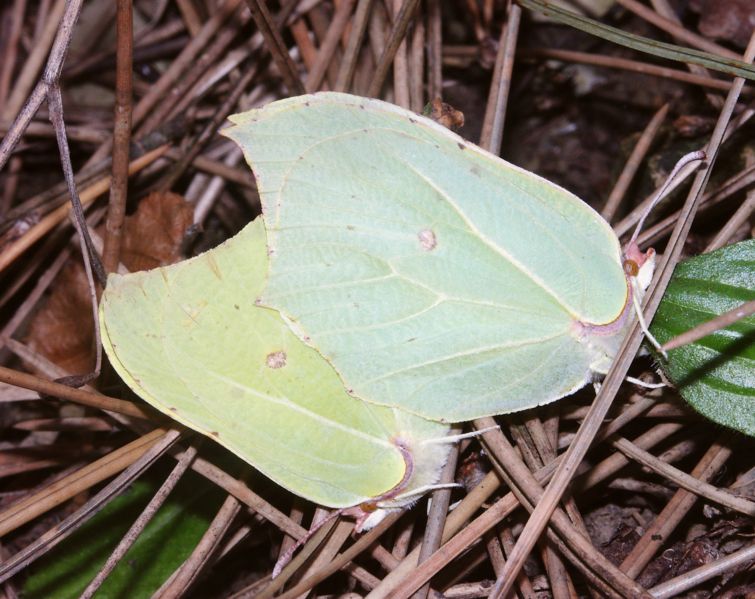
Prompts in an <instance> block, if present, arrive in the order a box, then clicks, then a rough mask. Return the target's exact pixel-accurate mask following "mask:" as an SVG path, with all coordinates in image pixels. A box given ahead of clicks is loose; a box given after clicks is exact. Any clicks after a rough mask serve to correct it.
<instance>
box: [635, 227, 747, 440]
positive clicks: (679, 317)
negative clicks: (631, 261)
mask: <svg viewBox="0 0 755 599" xmlns="http://www.w3.org/2000/svg"><path fill="white" fill-rule="evenodd" d="M752 299H755V240H752V239H750V240H748V241H743V242H741V243H737V244H735V245H731V246H728V247H725V248H722V249H720V250H718V251H716V252H712V253H710V254H704V255H702V256H697V257H695V258H691V259H689V260H686V261H685V262H682V263H681V264H679V265H678V266H677V267H676V270H675V271H674V276H673V278H672V279H671V283H670V284H669V286H668V289H667V290H666V293H665V295H664V296H663V301H662V302H661V305H660V307H659V308H658V312H657V313H656V315H655V318H654V320H653V323H652V326H651V328H650V330H651V332H652V333H653V335H655V336H656V338H657V339H658V341H660V342H661V343H665V342H666V341H668V340H669V339H671V338H672V337H676V336H677V335H679V334H680V333H683V332H684V331H687V330H689V329H691V328H693V327H695V326H697V325H699V324H701V323H703V322H706V321H708V320H710V319H712V318H714V317H716V316H718V315H720V314H723V313H724V312H727V311H729V310H732V309H734V308H736V307H737V306H739V305H741V304H742V303H744V302H746V301H749V300H752ZM660 364H661V366H662V368H663V370H664V371H665V372H666V374H667V376H668V377H669V378H670V379H671V380H672V381H673V382H674V384H675V385H676V386H677V387H678V389H679V391H680V392H681V394H682V397H684V399H685V400H686V401H687V402H688V403H689V404H690V405H691V406H692V407H693V408H694V409H695V410H697V411H698V412H700V413H701V414H703V415H705V416H706V417H708V418H710V419H711V420H713V421H715V422H718V423H719V424H723V425H725V426H729V427H731V428H734V429H736V430H738V431H741V432H743V433H745V434H748V435H750V436H755V316H749V317H747V318H745V319H743V320H740V321H738V322H736V323H735V324H733V325H731V326H730V327H727V328H726V329H723V330H720V331H717V332H716V333H713V334H712V335H708V336H707V337H704V338H702V339H700V340H699V341H696V342H694V343H692V344H689V345H685V346H682V347H680V348H677V349H674V350H671V351H670V352H669V359H668V362H665V361H662V360H661V361H660Z"/></svg>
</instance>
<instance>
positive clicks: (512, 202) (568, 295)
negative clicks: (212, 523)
mask: <svg viewBox="0 0 755 599" xmlns="http://www.w3.org/2000/svg"><path fill="white" fill-rule="evenodd" d="M231 121H232V122H233V123H235V126H234V127H231V128H230V129H226V130H225V131H224V132H223V133H224V134H225V135H227V136H228V137H230V138H231V139H233V140H235V141H236V142H237V143H238V144H239V146H241V148H242V149H243V151H244V154H245V157H246V159H247V162H248V163H249V164H250V166H251V167H252V169H253V171H254V174H255V177H256V179H257V186H258V189H259V192H260V197H261V200H262V208H263V216H264V219H265V227H266V229H267V233H268V246H269V247H268V249H269V254H270V273H269V277H268V283H267V286H266V288H265V291H264V293H263V295H262V298H261V303H262V304H264V305H267V306H270V307H273V308H275V309H277V310H279V311H280V312H281V313H282V314H283V315H284V316H285V317H286V318H287V320H288V322H289V324H290V325H291V326H292V328H293V329H294V330H295V331H296V332H297V333H298V334H299V335H300V337H301V338H302V339H303V340H304V341H305V342H307V343H309V344H310V345H312V346H313V347H315V348H317V349H318V351H320V352H321V353H322V354H323V355H324V356H325V357H326V358H327V359H328V360H329V361H330V362H331V363H332V364H333V366H334V367H335V369H336V370H337V371H338V373H339V374H340V376H341V378H342V379H343V381H344V383H345V384H346V386H347V388H348V389H349V392H350V393H352V394H353V395H355V396H356V397H359V398H361V399H364V400H368V401H371V402H375V403H377V404H381V405H387V406H395V407H400V408H405V409H407V410H410V411H412V412H414V413H416V414H419V415H421V416H424V417H427V418H431V419H436V420H439V421H449V422H459V421H464V420H470V419H472V418H477V417H480V416H485V415H491V414H500V413H506V412H512V411H515V410H521V409H525V408H530V407H533V406H536V405H540V404H544V403H547V402H550V401H553V400H555V399H558V398H560V397H563V396H565V395H568V394H570V393H572V392H574V391H576V390H577V389H579V388H581V387H582V386H584V385H585V384H586V383H588V382H589V381H591V380H593V377H594V375H595V374H596V373H605V372H606V371H607V369H608V367H609V366H610V363H611V361H612V359H613V357H614V355H615V353H616V351H617V348H618V346H619V344H620V343H621V340H622V338H623V336H624V334H625V332H626V327H627V326H628V321H629V318H628V316H629V313H630V306H631V301H630V299H631V295H632V291H631V285H630V284H629V283H628V277H627V275H626V274H625V272H624V267H623V261H622V255H621V248H620V245H619V241H618V239H617V237H616V235H615V234H614V233H613V231H612V230H611V228H610V226H609V225H608V224H607V223H606V222H605V221H604V220H603V219H602V218H601V217H600V216H599V215H598V214H597V213H596V212H595V211H594V210H593V209H592V208H590V207H589V206H587V205H586V204H585V203H584V202H582V201H581V200H580V199H579V198H577V197H576V196H574V195H573V194H571V193H569V192H568V191H566V190H564V189H562V188H560V187H558V186H557V185H554V184H553V183H550V182H549V181H546V180H545V179H542V178H541V177H538V176H537V175H534V174H533V173H530V172H527V171H525V170H523V169H521V168H518V167H516V166H514V165H512V164H509V163H507V162H505V161H503V160H501V159H500V158H498V157H497V156H493V155H492V154H490V153H488V152H485V151H484V150H482V149H480V148H478V147H476V146H474V145H472V144H470V143H468V142H466V141H464V140H463V139H462V138H461V137H459V136H457V135H455V134H454V133H452V132H450V131H448V130H447V129H445V128H443V127H442V126H440V125H438V124H436V123H434V122H433V121H430V120H429V119H426V118H423V117H420V116H417V115H416V114H414V113H412V112H409V111H407V110H404V109H401V108H399V107H396V106H393V105H391V104H388V103H385V102H381V101H378V100H371V99H365V98H359V97H356V96H350V95H346V94H339V93H319V94H315V95H308V96H301V97H295V98H289V99H287V100H281V101H278V102H273V103H272V104H269V105H268V106H266V107H264V108H262V109H260V110H252V111H249V112H246V113H244V114H239V115H235V116H233V117H231ZM634 258H635V261H636V262H638V263H639V264H642V263H643V262H645V256H643V255H641V254H639V251H635V252H634ZM651 268H652V267H651V266H650V261H647V263H646V264H643V266H642V273H643V279H644V280H645V281H647V280H648V276H647V275H648V272H649V271H650V269H651Z"/></svg>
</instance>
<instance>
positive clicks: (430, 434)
mask: <svg viewBox="0 0 755 599" xmlns="http://www.w3.org/2000/svg"><path fill="white" fill-rule="evenodd" d="M266 271H267V255H266V247H265V231H264V227H263V225H262V221H261V219H257V220H256V221H254V222H253V223H250V224H249V225H247V226H246V228H244V229H243V230H242V231H241V232H240V233H239V234H238V235H237V236H235V237H234V238H233V239H231V240H229V241H227V242H225V243H224V244H222V245H221V246H219V247H217V248H215V249H213V250H211V251H209V252H206V253H204V254H202V255H200V256H197V257H196V258H192V259H190V260H187V261H184V262H181V263H178V264H174V265H172V266H168V267H164V268H158V269H155V270H151V271H148V272H139V273H132V274H129V275H124V276H121V275H110V277H109V278H108V283H107V288H106V289H105V292H104V294H103V296H102V301H101V304H100V321H101V325H102V340H103V346H104V347H105V351H106V352H107V355H108V357H109V358H110V361H111V363H112V364H113V366H114V368H115V369H116V371H117V372H118V374H119V375H120V376H121V378H123V380H124V381H126V383H127V384H128V385H129V386H130V387H131V388H132V389H133V390H134V391H135V392H136V393H137V394H138V395H139V396H141V397H142V398H143V399H144V400H145V401H147V402H148V403H149V404H151V405H152V406H153V407H155V408H157V409H158V410H160V411H161V412H163V413H165V414H167V415H168V416H170V417H171V418H173V419H175V420H177V421H178V422H181V423H183V424H185V425H186V426H188V427H190V428H192V429H194V430H196V431H199V432H201V433H204V434H205V435H208V436H210V437H212V438H214V439H215V440H216V441H217V442H218V443H220V444H221V445H223V446H225V447H226V448H228V449H229V450H231V451H232V452H233V453H235V454H236V455H238V456H239V457H240V458H242V459H244V460H245V461H247V462H249V463H250V464H252V465H253V466H255V467H256V468H258V469H259V470H260V471H261V472H262V473H264V474H265V475H266V476H268V477H269V478H271V479H272V480H274V481H275V482H277V483H278V484H280V485H281V486H283V487H285V488H286V489H289V490H290V491H292V492H294V493H296V494H297V495H300V496H302V497H304V498H306V499H309V500H311V501H314V502H316V503H319V504H321V505H324V506H329V507H336V508H347V507H353V506H356V507H355V508H354V509H353V510H351V511H346V513H348V514H351V515H354V516H356V517H357V519H358V525H359V528H360V529H367V528H369V527H371V526H373V525H374V524H376V523H377V522H378V521H380V519H382V518H383V517H384V516H385V515H386V513H387V512H389V511H391V510H395V509H400V508H403V507H405V506H407V505H409V504H411V503H412V502H413V501H414V500H416V499H417V497H418V496H419V495H421V494H422V493H423V492H424V491H426V490H427V488H428V487H431V486H432V485H434V484H435V483H436V482H437V480H438V477H439V473H440V469H441V468H442V466H443V464H444V463H445V461H446V459H447V454H448V450H449V444H448V441H449V440H450V438H449V437H446V436H445V435H447V433H448V427H447V426H445V425H443V424H441V423H439V422H434V421H430V420H426V419H424V418H421V417H417V416H415V415H412V414H410V413H408V412H406V411H404V410H400V409H391V408H385V407H382V406H377V405H374V404H369V403H366V402H363V401H360V400H357V399H354V398H352V397H350V396H349V395H348V394H347V393H346V391H345V390H344V388H343V384H342V383H341V381H340V379H339V378H338V375H337V374H336V373H335V372H334V371H333V369H332V367H331V366H330V365H329V364H328V363H327V362H326V361H325V360H324V359H323V358H322V356H321V355H320V354H318V353H317V352H316V351H315V350H314V349H312V348H310V347H308V346H307V345H305V344H304V343H302V342H301V341H300V340H299V339H298V338H297V337H296V336H295V335H294V334H293V333H292V332H291V331H290V330H289V328H288V327H287V326H286V324H285V322H284V321H283V319H282V318H281V316H280V315H279V314H278V313H277V312H276V311H274V310H271V309H268V308H262V307H259V306H257V305H255V299H256V298H257V297H258V295H259V294H260V293H261V291H262V287H263V283H264V278H265V273H266ZM360 506H361V507H360ZM362 508H364V509H362Z"/></svg>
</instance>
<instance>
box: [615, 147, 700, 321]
mask: <svg viewBox="0 0 755 599" xmlns="http://www.w3.org/2000/svg"><path fill="white" fill-rule="evenodd" d="M706 157H707V155H706V154H705V151H704V150H698V151H696V152H690V153H689V154H685V155H684V156H682V157H681V158H680V159H679V161H678V162H677V163H676V165H675V166H674V169H673V170H672V171H671V173H670V174H669V176H668V177H666V181H664V183H663V185H661V187H660V188H659V189H658V191H657V192H656V193H655V195H654V196H653V199H652V201H651V202H650V205H649V206H648V207H647V209H646V210H645V212H644V213H643V214H642V216H641V217H640V220H639V222H638V223H637V226H636V227H635V228H634V233H633V234H632V238H631V239H630V240H629V244H628V245H632V244H633V243H635V242H636V241H637V238H638V237H639V235H640V232H641V231H642V228H643V226H644V225H645V219H647V217H648V215H649V214H650V213H651V212H652V211H653V208H655V207H656V206H657V205H658V202H660V201H661V200H662V199H663V197H664V196H665V195H666V190H668V188H669V187H670V186H671V184H672V183H673V182H674V179H676V178H677V177H678V176H679V173H680V172H681V170H682V169H683V168H684V167H685V166H687V165H688V164H690V163H691V162H696V161H700V160H705V158H706ZM640 321H642V319H640Z"/></svg>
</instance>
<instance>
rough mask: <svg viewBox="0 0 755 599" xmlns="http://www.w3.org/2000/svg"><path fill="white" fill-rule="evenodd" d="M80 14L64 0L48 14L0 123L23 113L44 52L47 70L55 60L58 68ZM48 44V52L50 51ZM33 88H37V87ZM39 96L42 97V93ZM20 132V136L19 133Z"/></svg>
mask: <svg viewBox="0 0 755 599" xmlns="http://www.w3.org/2000/svg"><path fill="white" fill-rule="evenodd" d="M74 4H78V6H73V5H74ZM80 11H81V2H80V1H79V2H76V1H73V2H70V3H69V2H67V1H66V0H57V2H56V3H55V6H54V7H53V10H52V12H51V13H50V14H49V15H48V16H47V19H46V20H45V22H44V30H43V31H42V33H41V35H40V36H38V37H36V36H35V37H36V39H35V44H34V47H33V49H32V51H31V53H30V54H29V57H28V58H27V59H26V62H25V63H24V66H23V68H22V69H21V72H20V73H19V75H18V77H17V78H16V81H15V82H14V85H13V91H11V93H10V97H9V98H8V101H7V102H6V104H5V107H4V110H3V114H2V119H3V120H4V121H9V120H11V119H16V120H17V119H18V117H19V116H20V114H19V110H23V109H22V108H21V107H22V106H23V105H24V98H26V97H27V96H28V95H29V91H30V90H31V89H32V88H33V87H34V81H35V80H36V79H37V76H38V75H39V70H40V69H41V68H42V65H43V64H44V61H45V57H46V56H47V51H48V49H49V50H50V58H49V60H48V63H47V64H48V67H49V65H50V63H51V62H53V61H58V60H59V61H60V63H61V64H62V62H63V59H64V58H65V53H66V50H67V49H68V44H70V41H71V33H72V32H73V24H74V23H76V21H77V20H78V16H79V12H80ZM59 26H60V28H59ZM61 35H63V36H65V39H64V38H61ZM51 44H52V48H50V45H51ZM59 73H60V70H59V69H58V74H59ZM40 83H41V82H40ZM37 86H39V83H38V84H37ZM42 95H44V93H43V94H42ZM38 107H39V105H37V108H38ZM35 112H36V108H35V109H34V110H33V111H32V115H31V116H33V115H34V113H35ZM21 132H23V129H22V131H21ZM3 164H4V163H3V161H0V168H2V165H3Z"/></svg>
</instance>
